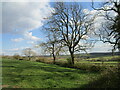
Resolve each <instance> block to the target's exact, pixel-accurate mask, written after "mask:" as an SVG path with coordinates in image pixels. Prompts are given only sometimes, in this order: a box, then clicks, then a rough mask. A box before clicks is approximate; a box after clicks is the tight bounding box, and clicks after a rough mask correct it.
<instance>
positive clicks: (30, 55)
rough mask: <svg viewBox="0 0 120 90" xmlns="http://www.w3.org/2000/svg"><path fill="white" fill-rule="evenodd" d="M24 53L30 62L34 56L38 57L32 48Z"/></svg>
mask: <svg viewBox="0 0 120 90" xmlns="http://www.w3.org/2000/svg"><path fill="white" fill-rule="evenodd" d="M22 52H23V54H24V55H25V56H27V57H28V58H29V60H30V59H31V57H32V56H35V55H36V53H35V52H34V51H33V50H32V49H31V48H26V49H24V50H23V51H22Z"/></svg>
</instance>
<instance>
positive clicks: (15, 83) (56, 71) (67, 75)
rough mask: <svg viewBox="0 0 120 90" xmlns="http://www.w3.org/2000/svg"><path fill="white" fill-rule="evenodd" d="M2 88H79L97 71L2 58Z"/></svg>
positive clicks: (96, 75) (97, 75)
mask: <svg viewBox="0 0 120 90" xmlns="http://www.w3.org/2000/svg"><path fill="white" fill-rule="evenodd" d="M2 74H3V78H2V80H3V82H2V85H3V87H4V88H80V87H82V86H84V85H86V84H88V83H89V82H90V81H92V79H93V78H98V77H99V73H91V72H87V71H83V70H77V69H72V68H65V67H60V66H57V65H52V64H45V63H39V62H32V61H18V60H11V59H3V64H2Z"/></svg>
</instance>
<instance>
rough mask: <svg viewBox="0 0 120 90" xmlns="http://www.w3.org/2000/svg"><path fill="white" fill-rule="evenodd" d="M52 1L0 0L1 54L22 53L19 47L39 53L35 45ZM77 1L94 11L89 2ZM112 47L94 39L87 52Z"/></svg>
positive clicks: (87, 10)
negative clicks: (18, 0)
mask: <svg viewBox="0 0 120 90" xmlns="http://www.w3.org/2000/svg"><path fill="white" fill-rule="evenodd" d="M52 1H53V0H52ZM53 3H54V2H51V1H49V0H45V2H29V1H28V2H8V1H6V2H1V3H0V7H1V6H2V9H1V12H2V14H0V15H2V16H0V17H1V18H0V21H2V22H1V23H2V24H0V25H1V26H0V28H1V32H0V36H1V37H2V39H1V40H0V47H1V48H0V55H3V54H4V55H14V54H15V53H18V54H20V55H22V50H23V49H25V48H32V49H33V50H34V51H35V52H36V53H38V54H39V55H41V54H42V48H36V46H37V44H39V43H41V42H43V41H45V40H46V34H45V32H44V31H43V29H42V26H44V22H45V19H44V18H46V17H49V16H50V15H51V10H53V7H52V6H53ZM80 3H81V4H82V5H83V8H84V11H85V12H86V13H87V12H91V13H94V12H95V11H94V10H92V8H91V7H90V5H91V2H80ZM1 4H2V5H1ZM96 6H98V3H96ZM96 26H97V24H96ZM111 49H112V48H111V45H110V44H108V43H106V44H104V43H102V42H97V43H96V44H95V46H94V48H92V49H90V50H89V52H110V50H111Z"/></svg>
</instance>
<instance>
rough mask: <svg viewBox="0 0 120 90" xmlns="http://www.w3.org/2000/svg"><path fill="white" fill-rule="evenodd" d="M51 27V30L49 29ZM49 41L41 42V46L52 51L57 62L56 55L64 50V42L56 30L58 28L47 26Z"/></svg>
mask: <svg viewBox="0 0 120 90" xmlns="http://www.w3.org/2000/svg"><path fill="white" fill-rule="evenodd" d="M48 29H49V30H48ZM47 31H48V32H47V34H48V35H47V39H48V40H47V41H46V42H44V43H41V44H40V46H41V47H43V48H42V49H44V51H45V52H47V53H50V55H52V57H53V63H54V64H55V61H56V56H57V55H59V54H60V52H61V51H63V50H62V47H63V45H62V43H61V41H60V40H59V34H58V33H57V32H56V28H52V27H50V28H47Z"/></svg>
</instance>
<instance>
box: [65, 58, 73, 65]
mask: <svg viewBox="0 0 120 90" xmlns="http://www.w3.org/2000/svg"><path fill="white" fill-rule="evenodd" d="M66 60H67V63H68V64H69V65H71V64H72V59H71V58H70V57H69V58H67V59H66Z"/></svg>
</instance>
